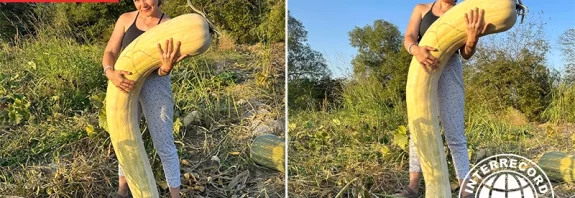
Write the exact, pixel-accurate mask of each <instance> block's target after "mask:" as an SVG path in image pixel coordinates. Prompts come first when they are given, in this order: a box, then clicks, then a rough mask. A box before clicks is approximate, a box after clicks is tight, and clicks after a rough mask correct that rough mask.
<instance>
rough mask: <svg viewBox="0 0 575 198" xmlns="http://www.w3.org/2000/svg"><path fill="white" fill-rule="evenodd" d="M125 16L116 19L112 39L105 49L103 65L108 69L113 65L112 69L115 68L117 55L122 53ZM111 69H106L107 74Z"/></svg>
mask: <svg viewBox="0 0 575 198" xmlns="http://www.w3.org/2000/svg"><path fill="white" fill-rule="evenodd" d="M124 18H126V14H122V15H121V16H120V18H118V21H116V25H115V26H114V31H113V32H112V36H110V40H108V44H107V45H106V49H105V50H104V57H103V58H102V66H103V67H104V69H106V67H108V66H112V68H110V69H112V70H113V67H114V64H115V63H116V59H117V58H118V57H117V56H118V54H119V53H120V49H121V47H122V38H123V37H124V29H125V28H124V24H123V21H124ZM110 69H106V74H107V72H108V71H110Z"/></svg>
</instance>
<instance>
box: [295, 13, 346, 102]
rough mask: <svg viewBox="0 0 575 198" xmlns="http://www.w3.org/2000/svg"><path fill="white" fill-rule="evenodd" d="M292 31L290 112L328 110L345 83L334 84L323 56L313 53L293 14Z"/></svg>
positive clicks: (305, 32)
mask: <svg viewBox="0 0 575 198" xmlns="http://www.w3.org/2000/svg"><path fill="white" fill-rule="evenodd" d="M288 31H289V32H288V80H289V84H288V92H289V93H288V106H289V109H290V110H292V111H293V110H298V109H316V110H317V109H319V108H321V107H322V106H324V107H325V105H327V104H326V103H329V102H332V101H333V100H335V98H336V97H334V93H333V92H335V91H336V90H338V88H337V87H341V83H338V81H332V80H330V71H329V70H328V68H327V64H326V61H325V59H324V58H323V55H322V54H321V53H319V52H317V51H315V50H313V49H311V47H310V45H309V44H308V43H307V31H306V30H305V28H304V26H303V24H302V22H301V21H299V20H297V19H296V18H294V17H292V16H291V14H290V13H289V12H288ZM324 101H327V102H324ZM322 104H323V105H322ZM323 109H326V108H323Z"/></svg>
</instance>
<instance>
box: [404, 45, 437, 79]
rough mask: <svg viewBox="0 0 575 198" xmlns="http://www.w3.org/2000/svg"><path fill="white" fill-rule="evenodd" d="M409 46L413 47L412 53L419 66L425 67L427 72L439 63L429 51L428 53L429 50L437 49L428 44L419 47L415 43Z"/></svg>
mask: <svg viewBox="0 0 575 198" xmlns="http://www.w3.org/2000/svg"><path fill="white" fill-rule="evenodd" d="M411 48H412V49H413V53H412V54H413V56H415V58H416V59H417V62H419V64H421V66H422V67H423V69H425V71H426V72H427V73H429V72H430V71H431V70H434V69H437V66H438V65H439V60H437V58H436V57H434V56H432V55H431V53H429V52H430V51H437V49H435V48H433V47H429V46H421V47H420V46H416V45H414V46H412V47H411ZM430 69H431V70H430Z"/></svg>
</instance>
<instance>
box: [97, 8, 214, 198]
mask: <svg viewBox="0 0 575 198" xmlns="http://www.w3.org/2000/svg"><path fill="white" fill-rule="evenodd" d="M170 38H173V40H174V43H176V42H177V41H180V42H181V43H182V44H181V47H180V53H181V54H189V55H191V56H193V55H198V54H201V53H203V52H205V51H206V50H207V49H208V48H209V47H210V44H211V41H212V38H211V35H210V27H209V25H208V22H207V21H206V19H205V18H204V17H202V16H200V15H198V14H186V15H181V16H178V17H175V18H173V19H171V20H169V21H166V22H164V23H161V24H159V25H157V26H155V27H154V28H152V29H150V30H148V31H146V32H145V33H144V34H142V35H140V36H139V37H138V38H136V39H135V40H134V41H133V42H132V43H131V44H130V45H128V46H127V47H126V48H125V49H124V50H123V51H122V53H121V54H120V56H119V58H118V60H117V61H116V63H115V66H114V68H115V69H116V70H125V71H130V72H132V75H127V76H126V78H128V79H130V80H134V81H135V82H136V86H135V88H134V90H133V91H131V92H130V93H129V94H126V93H124V92H122V91H120V90H119V89H118V88H117V87H116V86H115V85H114V84H112V83H111V82H108V89H107V92H106V101H107V102H106V116H107V123H108V130H109V131H108V132H109V134H110V140H111V142H112V145H113V146H114V151H115V153H116V156H117V158H118V162H119V163H120V165H121V166H122V170H123V171H124V173H125V176H126V179H127V181H128V185H129V187H130V191H131V193H132V196H133V197H154V198H156V197H159V194H158V190H157V187H156V181H155V179H154V175H153V173H152V169H151V167H150V161H149V160H148V157H147V154H146V151H145V149H144V144H143V141H142V136H141V132H140V127H139V126H140V125H139V124H140V118H138V117H137V114H138V97H139V94H140V90H141V88H142V85H143V82H144V80H145V79H146V77H147V76H148V75H149V74H150V73H151V72H153V71H155V70H156V69H157V68H158V67H159V66H160V63H161V62H160V59H159V58H160V54H159V52H158V48H157V44H158V43H162V46H164V44H163V43H165V41H166V40H167V39H170Z"/></svg>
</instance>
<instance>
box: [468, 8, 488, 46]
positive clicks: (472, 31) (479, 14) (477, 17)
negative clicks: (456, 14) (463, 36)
mask: <svg viewBox="0 0 575 198" xmlns="http://www.w3.org/2000/svg"><path fill="white" fill-rule="evenodd" d="M484 13H485V10H483V9H481V11H479V8H475V10H473V9H472V10H470V11H469V14H467V13H465V24H467V30H466V32H467V43H477V41H478V40H479V37H480V36H481V35H483V34H484V33H485V30H486V29H487V25H488V24H485V21H484V19H483V14H484Z"/></svg>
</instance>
